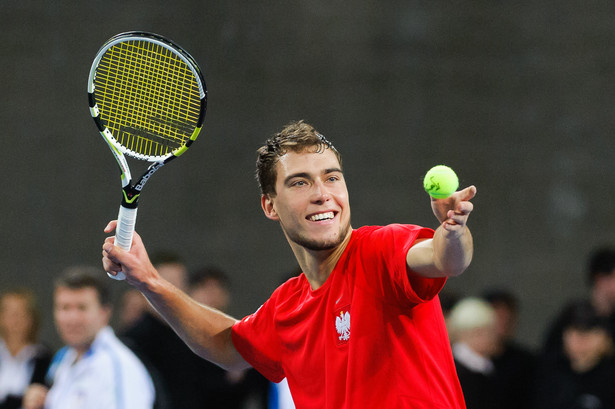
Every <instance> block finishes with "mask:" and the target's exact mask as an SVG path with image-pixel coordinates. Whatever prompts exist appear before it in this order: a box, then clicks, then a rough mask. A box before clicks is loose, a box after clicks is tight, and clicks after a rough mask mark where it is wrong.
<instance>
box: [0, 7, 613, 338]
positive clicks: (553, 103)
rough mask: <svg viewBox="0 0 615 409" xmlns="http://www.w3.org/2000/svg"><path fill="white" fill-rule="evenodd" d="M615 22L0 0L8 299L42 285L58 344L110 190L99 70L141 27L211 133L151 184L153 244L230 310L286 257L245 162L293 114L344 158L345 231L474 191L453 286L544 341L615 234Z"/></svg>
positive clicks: (426, 218) (244, 310)
mask: <svg viewBox="0 0 615 409" xmlns="http://www.w3.org/2000/svg"><path fill="white" fill-rule="evenodd" d="M614 17H615V3H613V2H611V1H605V0H602V1H590V2H581V1H572V0H564V1H560V2H550V1H544V0H532V1H521V2H497V1H496V2H494V1H464V2H461V1H441V0H433V1H429V2H426V1H384V2H383V1H370V0H362V1H355V2H351V3H348V2H339V1H322V0H312V1H292V0H291V1H284V2H282V1H279V2H278V1H263V2H254V1H249V2H226V1H218V2H213V1H195V0H175V1H173V2H169V1H154V0H153V1H148V2H137V1H126V0H122V1H119V0H105V1H101V0H98V1H96V0H93V1H79V2H74V1H66V0H57V1H45V2H40V1H27V0H21V1H15V0H4V1H2V2H1V3H0V20H1V25H2V33H3V36H2V42H0V55H1V56H2V57H1V58H2V64H0V93H1V96H2V98H1V100H0V124H1V129H2V135H1V137H2V138H3V140H4V141H5V142H6V144H5V145H4V146H5V148H4V149H2V153H1V155H2V156H1V159H2V162H1V163H2V164H3V165H2V166H3V169H2V176H1V180H2V186H3V200H2V201H1V202H0V203H1V204H0V206H1V207H0V211H1V214H2V218H1V219H0V220H1V227H2V239H1V240H2V241H1V242H0V244H1V246H0V248H1V250H0V262H1V266H2V267H1V273H0V274H1V275H0V286H1V288H6V287H8V286H12V285H16V284H20V285H27V286H31V287H32V288H34V289H35V291H36V292H37V294H38V295H39V297H40V299H41V304H42V305H43V307H44V308H45V309H46V317H47V322H46V325H45V328H44V336H45V337H46V338H48V339H53V337H54V330H53V326H52V324H51V313H50V310H51V283H52V280H53V277H54V276H55V275H57V274H58V273H59V272H60V271H61V270H62V269H63V268H65V267H67V266H69V265H72V264H84V263H85V264H94V265H99V260H100V248H101V244H102V241H103V239H104V237H105V234H104V233H103V232H102V229H103V227H104V226H105V225H106V223H107V221H108V220H110V219H112V218H115V216H116V214H117V207H118V205H119V199H120V196H119V178H118V171H117V169H116V165H115V163H114V161H113V159H112V157H111V154H110V153H109V152H108V149H107V147H106V145H105V144H104V143H103V141H102V140H101V139H100V136H99V135H98V133H97V131H96V127H95V126H94V124H93V122H92V120H91V119H90V115H89V112H88V108H87V98H86V81H87V75H88V71H89V68H90V64H91V62H92V59H93V57H94V55H95V53H96V51H97V49H98V47H99V46H100V45H102V43H103V42H104V41H105V40H107V38H109V37H111V36H112V35H114V34H116V33H118V32H122V31H128V30H146V31H153V32H157V33H160V34H163V35H165V36H168V37H169V38H171V39H173V40H175V41H176V42H178V43H180V44H182V45H183V46H184V47H185V48H187V49H188V50H189V51H190V52H191V53H192V54H193V55H194V56H195V58H196V59H197V61H199V62H200V64H201V66H202V68H203V71H204V74H205V77H206V80H207V83H208V88H209V105H208V113H207V118H206V124H205V128H204V133H203V134H202V135H201V137H200V140H199V141H197V144H195V145H194V148H193V149H191V150H190V152H189V153H187V154H186V155H185V156H184V157H182V159H181V160H180V161H177V162H174V163H172V164H171V165H169V167H168V168H165V169H163V170H162V171H161V172H159V173H158V174H157V175H156V177H155V178H153V179H152V180H151V181H150V183H149V184H148V186H147V188H146V190H145V191H144V194H143V197H142V201H141V207H140V214H139V219H138V223H137V226H138V230H139V231H140V233H141V234H142V236H143V237H144V240H145V242H146V244H147V246H148V249H149V250H150V251H155V250H160V249H172V250H176V251H179V252H180V253H181V254H182V255H183V256H184V257H185V258H186V260H187V261H188V263H189V264H190V265H191V266H192V267H196V266H199V265H203V264H212V263H213V264H217V265H219V266H221V267H223V268H225V269H226V270H228V271H229V272H230V273H231V275H232V277H233V281H234V293H235V306H234V308H233V311H232V312H233V313H234V314H235V315H237V316H243V315H244V314H248V313H250V312H252V311H253V310H254V309H256V308H257V307H258V306H259V305H260V303H261V302H262V301H264V300H265V299H266V297H267V296H268V295H269V294H270V292H271V291H272V290H273V289H274V288H275V286H276V285H277V284H278V282H279V280H280V279H281V277H282V276H284V275H286V274H287V273H288V272H289V271H291V270H292V269H294V267H295V263H294V259H293V256H292V253H291V251H290V250H289V248H288V246H287V244H286V242H285V239H284V237H283V235H282V233H281V232H280V230H279V227H278V226H277V225H276V224H275V223H273V222H271V221H268V220H266V219H265V217H264V216H263V215H262V212H261V210H260V206H259V192H258V189H257V186H256V183H255V182H254V180H253V176H252V175H253V168H254V159H255V155H254V151H255V150H256V148H257V147H258V146H260V144H261V143H262V142H263V141H264V139H265V138H266V137H268V136H269V135H271V134H273V133H275V132H277V131H278V130H279V129H280V128H281V126H283V125H284V124H285V123H286V122H288V121H289V120H293V119H301V118H303V119H306V120H308V121H310V122H312V123H313V124H314V125H315V126H316V127H317V128H318V129H319V130H320V131H321V132H322V133H324V134H325V135H326V136H327V137H328V138H329V139H331V140H333V142H334V143H335V145H336V146H337V147H338V149H339V150H340V151H341V152H342V153H343V154H344V160H345V168H346V173H347V180H348V185H349V189H350V193H351V203H352V206H353V225H354V226H355V227H357V226H360V225H363V224H385V223H392V222H408V223H416V224H422V225H427V226H432V227H434V226H435V225H436V223H435V219H434V217H433V216H432V215H431V211H430V207H429V200H428V197H427V195H426V194H425V193H424V192H423V191H422V187H421V179H422V175H423V174H424V172H425V171H426V170H427V169H429V168H430V167H431V166H432V165H435V164H439V163H446V164H448V165H450V166H452V167H453V168H455V169H456V170H457V172H458V174H459V176H460V178H461V182H462V185H464V186H465V185H468V184H475V185H476V186H477V187H478V196H477V197H476V199H475V201H474V202H475V212H474V213H473V214H472V218H471V228H472V230H473V233H474V236H475V241H476V254H475V260H474V262H473V264H472V266H471V267H470V269H469V270H468V271H467V272H466V273H465V274H464V275H463V276H461V277H459V278H455V279H452V280H450V281H449V283H448V289H449V290H450V291H454V292H457V293H459V294H461V295H474V294H478V293H480V292H481V291H482V290H483V289H485V288H487V287H493V286H504V287H509V288H511V289H512V290H513V291H515V292H516V293H517V294H518V295H519V297H520V299H521V303H522V316H521V327H520V336H521V338H522V340H524V341H526V342H528V343H530V344H532V345H537V344H538V342H539V341H540V339H541V337H542V334H543V331H544V326H545V325H546V323H547V322H548V321H549V319H550V318H551V317H552V315H553V314H554V313H555V312H556V311H557V310H558V308H559V307H560V306H561V304H562V303H563V302H564V301H565V300H566V299H568V298H570V297H576V296H580V295H584V294H585V293H586V291H587V287H586V284H585V280H584V271H585V261H586V257H587V254H588V252H589V251H590V250H591V249H592V248H594V247H596V246H598V245H602V244H605V243H614V242H615V233H613V230H614V226H615V212H613V199H614V198H615V186H614V184H613V183H612V180H613V177H614V176H615V166H614V165H613V160H614V158H615V152H614V148H613V143H612V135H611V133H612V130H613V127H614V125H615V110H614V98H613V91H614V87H615V81H614V80H615V42H614V40H615V25H613V18H614ZM126 287H127V285H126V284H125V283H114V288H115V291H116V292H117V293H118V294H119V293H120V292H121V291H123V290H124V289H125V288H126Z"/></svg>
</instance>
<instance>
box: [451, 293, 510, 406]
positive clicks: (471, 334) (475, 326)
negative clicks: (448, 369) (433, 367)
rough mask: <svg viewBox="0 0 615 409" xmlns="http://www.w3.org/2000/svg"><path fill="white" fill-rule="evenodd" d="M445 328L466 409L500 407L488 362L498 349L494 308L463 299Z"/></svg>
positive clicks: (471, 298) (492, 366)
mask: <svg viewBox="0 0 615 409" xmlns="http://www.w3.org/2000/svg"><path fill="white" fill-rule="evenodd" d="M448 329H449V331H450V332H451V334H450V335H451V339H452V340H454V341H453V345H452V347H453V357H454V359H455V366H456V368H457V374H458V375H459V382H460V383H461V389H462V390H463V396H464V397H465V401H466V406H467V408H468V409H483V408H485V409H494V408H498V409H500V408H503V407H504V406H503V405H502V403H503V402H502V401H501V399H500V394H499V391H498V383H497V379H496V376H495V366H494V364H493V362H492V360H491V358H492V357H493V355H494V354H495V353H496V351H497V347H498V338H497V331H496V320H495V312H494V310H493V308H491V306H490V305H489V303H487V302H486V301H484V300H481V299H479V298H473V297H468V298H464V299H462V300H460V301H459V302H458V303H457V304H455V306H454V307H453V308H452V309H451V311H450V313H449V315H448Z"/></svg>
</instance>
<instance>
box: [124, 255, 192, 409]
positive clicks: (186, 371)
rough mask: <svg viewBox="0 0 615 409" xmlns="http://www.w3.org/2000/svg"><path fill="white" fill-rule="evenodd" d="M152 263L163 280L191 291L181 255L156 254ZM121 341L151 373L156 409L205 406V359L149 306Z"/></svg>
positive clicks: (181, 408) (184, 408) (188, 408)
mask: <svg viewBox="0 0 615 409" xmlns="http://www.w3.org/2000/svg"><path fill="white" fill-rule="evenodd" d="M152 262H153V265H154V266H155V267H156V270H157V271H158V273H159V274H160V276H161V277H162V278H164V280H166V281H168V282H169V283H171V285H173V286H174V287H175V288H178V289H179V290H181V291H187V290H188V269H187V267H186V265H185V263H184V261H183V260H182V259H181V257H180V256H179V255H178V254H175V253H174V252H168V251H162V252H156V254H154V255H153V256H152ZM120 338H121V340H122V341H123V342H125V343H126V345H128V347H129V348H130V349H132V350H133V352H135V353H136V354H137V356H138V357H139V358H140V359H141V360H142V361H143V363H144V364H145V365H146V367H147V368H148V369H149V371H150V374H152V378H153V380H154V386H155V388H156V395H157V401H156V408H157V409H197V408H202V407H203V402H202V401H201V399H200V397H201V391H200V380H199V379H198V378H199V375H200V366H201V365H202V361H203V360H202V359H201V358H199V357H198V356H196V355H195V354H194V353H193V352H192V351H191V350H190V348H188V347H187V346H186V344H185V343H184V342H183V341H182V340H181V339H180V338H179V337H178V336H177V334H175V332H173V329H172V328H171V327H169V325H168V324H167V323H166V322H165V321H164V318H162V317H161V316H160V315H159V314H158V313H157V312H156V311H155V310H154V309H153V308H151V306H150V305H149V304H148V305H147V307H146V309H145V311H144V312H143V314H142V316H141V318H140V319H139V320H137V321H136V322H135V323H134V325H133V326H131V327H129V328H127V329H126V330H125V331H123V332H122V333H121V334H120Z"/></svg>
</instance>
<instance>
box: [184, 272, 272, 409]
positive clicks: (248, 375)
mask: <svg viewBox="0 0 615 409" xmlns="http://www.w3.org/2000/svg"><path fill="white" fill-rule="evenodd" d="M188 294H189V295H190V296H191V297H192V298H193V299H194V300H195V301H197V302H199V303H201V304H203V305H206V306H208V307H212V308H215V309H217V310H219V311H222V312H225V313H228V312H229V311H228V309H229V306H230V304H231V291H230V278H229V277H228V275H227V274H226V273H225V272H224V271H222V270H221V269H219V268H217V267H213V266H207V267H203V268H201V269H198V270H196V271H195V272H193V273H192V274H190V277H189V289H188ZM200 363H201V365H200V367H201V374H200V375H199V379H200V380H201V382H202V386H201V387H200V388H199V389H200V390H201V392H202V393H203V396H202V402H207V408H208V409H217V408H220V409H242V408H244V407H246V406H248V407H251V408H262V409H266V408H267V407H268V403H267V399H268V391H269V381H268V380H267V379H266V378H265V377H264V376H262V375H261V374H259V373H258V372H257V371H256V370H255V369H254V368H249V369H245V370H241V371H226V370H224V369H222V368H220V367H219V366H217V365H215V364H213V363H211V362H209V361H207V360H205V359H200ZM249 403H250V404H251V405H249Z"/></svg>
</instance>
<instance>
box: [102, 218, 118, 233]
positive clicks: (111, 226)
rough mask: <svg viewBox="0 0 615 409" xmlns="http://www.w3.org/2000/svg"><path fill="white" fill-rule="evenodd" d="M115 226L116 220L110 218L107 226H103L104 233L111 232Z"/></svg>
mask: <svg viewBox="0 0 615 409" xmlns="http://www.w3.org/2000/svg"><path fill="white" fill-rule="evenodd" d="M116 227H117V220H111V221H110V222H109V224H107V226H105V229H104V231H105V233H111V232H112V231H114V230H115V228H116Z"/></svg>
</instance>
